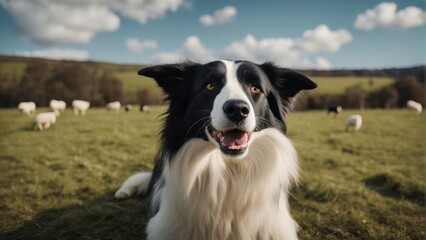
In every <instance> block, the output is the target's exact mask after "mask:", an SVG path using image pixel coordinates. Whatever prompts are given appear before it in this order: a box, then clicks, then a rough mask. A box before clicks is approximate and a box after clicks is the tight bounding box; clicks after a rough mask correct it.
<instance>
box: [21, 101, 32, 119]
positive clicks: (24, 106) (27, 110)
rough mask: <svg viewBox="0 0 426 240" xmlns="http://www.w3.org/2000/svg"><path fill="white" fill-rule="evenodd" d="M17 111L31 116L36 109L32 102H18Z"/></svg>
mask: <svg viewBox="0 0 426 240" xmlns="http://www.w3.org/2000/svg"><path fill="white" fill-rule="evenodd" d="M18 109H19V111H20V112H21V113H22V114H23V115H25V116H28V117H29V116H32V115H33V114H34V113H35V111H36V104H35V103H34V102H20V103H19V104H18Z"/></svg>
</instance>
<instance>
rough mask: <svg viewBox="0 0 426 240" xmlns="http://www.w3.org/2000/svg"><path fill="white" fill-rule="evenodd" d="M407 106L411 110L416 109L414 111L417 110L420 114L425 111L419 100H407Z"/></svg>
mask: <svg viewBox="0 0 426 240" xmlns="http://www.w3.org/2000/svg"><path fill="white" fill-rule="evenodd" d="M407 108H408V109H409V110H410V111H414V112H416V113H418V114H419V113H421V112H422V111H423V107H422V105H421V104H420V103H418V102H415V101H413V100H408V101H407Z"/></svg>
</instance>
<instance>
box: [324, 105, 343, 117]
mask: <svg viewBox="0 0 426 240" xmlns="http://www.w3.org/2000/svg"><path fill="white" fill-rule="evenodd" d="M342 110H343V109H342V107H341V106H331V107H328V111H327V113H328V114H330V113H335V115H337V114H339V113H340V112H341V111H342Z"/></svg>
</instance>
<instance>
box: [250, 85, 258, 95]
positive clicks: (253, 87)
mask: <svg viewBox="0 0 426 240" xmlns="http://www.w3.org/2000/svg"><path fill="white" fill-rule="evenodd" d="M250 92H251V93H260V87H258V86H255V85H253V86H251V87H250Z"/></svg>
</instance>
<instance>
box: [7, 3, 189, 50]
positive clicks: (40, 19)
mask: <svg viewBox="0 0 426 240" xmlns="http://www.w3.org/2000/svg"><path fill="white" fill-rule="evenodd" d="M0 3H1V5H2V6H3V7H4V8H5V9H6V10H7V11H8V12H9V13H10V14H11V15H12V16H13V18H14V20H15V24H16V28H17V32H18V34H19V35H20V36H21V37H22V38H23V39H26V40H28V41H31V42H34V43H37V44H40V45H55V44H67V43H88V42H90V41H91V40H92V38H93V37H94V36H95V34H96V33H98V32H112V31H116V30H117V29H118V28H119V26H120V17H119V16H118V14H121V15H123V16H126V17H128V18H131V19H135V20H137V21H139V22H141V23H146V22H147V21H148V19H157V18H160V17H163V16H164V14H165V13H166V12H167V11H177V9H178V8H179V6H180V5H182V4H183V0H155V1H154V0H91V1H85V0H61V1H54V0H19V1H18V0H0ZM117 13H118V14H117Z"/></svg>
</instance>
